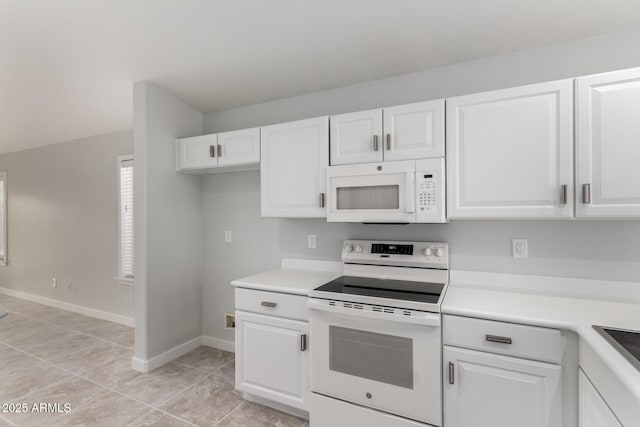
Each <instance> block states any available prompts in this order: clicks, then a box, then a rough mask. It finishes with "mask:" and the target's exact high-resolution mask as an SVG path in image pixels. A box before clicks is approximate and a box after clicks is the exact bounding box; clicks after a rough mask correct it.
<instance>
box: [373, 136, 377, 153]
mask: <svg viewBox="0 0 640 427" xmlns="http://www.w3.org/2000/svg"><path fill="white" fill-rule="evenodd" d="M373 151H378V135H373Z"/></svg>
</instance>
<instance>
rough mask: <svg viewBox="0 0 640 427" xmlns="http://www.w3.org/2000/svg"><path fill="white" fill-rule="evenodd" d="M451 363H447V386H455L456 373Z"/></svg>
mask: <svg viewBox="0 0 640 427" xmlns="http://www.w3.org/2000/svg"><path fill="white" fill-rule="evenodd" d="M455 369H456V368H455V366H454V364H453V363H451V362H449V384H455V382H456V371H455Z"/></svg>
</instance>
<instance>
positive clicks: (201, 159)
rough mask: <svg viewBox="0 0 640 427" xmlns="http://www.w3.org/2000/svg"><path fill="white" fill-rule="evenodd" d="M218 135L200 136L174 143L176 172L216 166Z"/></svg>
mask: <svg viewBox="0 0 640 427" xmlns="http://www.w3.org/2000/svg"><path fill="white" fill-rule="evenodd" d="M217 145H218V135H202V136H194V137H192V138H182V139H178V140H177V141H176V170H178V171H180V170H190V169H207V168H215V167H216V166H217V165H218V158H217V157H216V151H217V147H216V146H217Z"/></svg>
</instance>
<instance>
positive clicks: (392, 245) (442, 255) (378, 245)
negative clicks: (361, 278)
mask: <svg viewBox="0 0 640 427" xmlns="http://www.w3.org/2000/svg"><path fill="white" fill-rule="evenodd" d="M342 261H343V262H345V263H350V264H370V265H391V266H398V267H423V268H440V269H448V268H449V245H448V244H447V243H434V242H400V241H398V242H396V241H393V242H391V241H375V240H345V241H344V243H343V245H342Z"/></svg>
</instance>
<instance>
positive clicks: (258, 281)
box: [231, 259, 342, 295]
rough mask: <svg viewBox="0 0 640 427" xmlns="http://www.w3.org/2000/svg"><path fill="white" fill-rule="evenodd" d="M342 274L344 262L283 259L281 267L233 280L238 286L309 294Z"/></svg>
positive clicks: (235, 285)
mask: <svg viewBox="0 0 640 427" xmlns="http://www.w3.org/2000/svg"><path fill="white" fill-rule="evenodd" d="M341 275H342V263H339V262H332V261H309V260H295V259H283V260H282V266H281V268H278V269H275V270H270V271H265V272H264V273H259V274H254V275H253V276H249V277H243V278H242V279H237V280H234V281H233V282H231V286H234V287H237V288H249V289H257V290H261V291H269V292H282V293H286V294H295V295H309V291H312V290H313V289H315V288H317V287H319V286H322V285H324V284H325V283H327V282H330V281H332V280H333V279H335V278H336V277H339V276H341Z"/></svg>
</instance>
